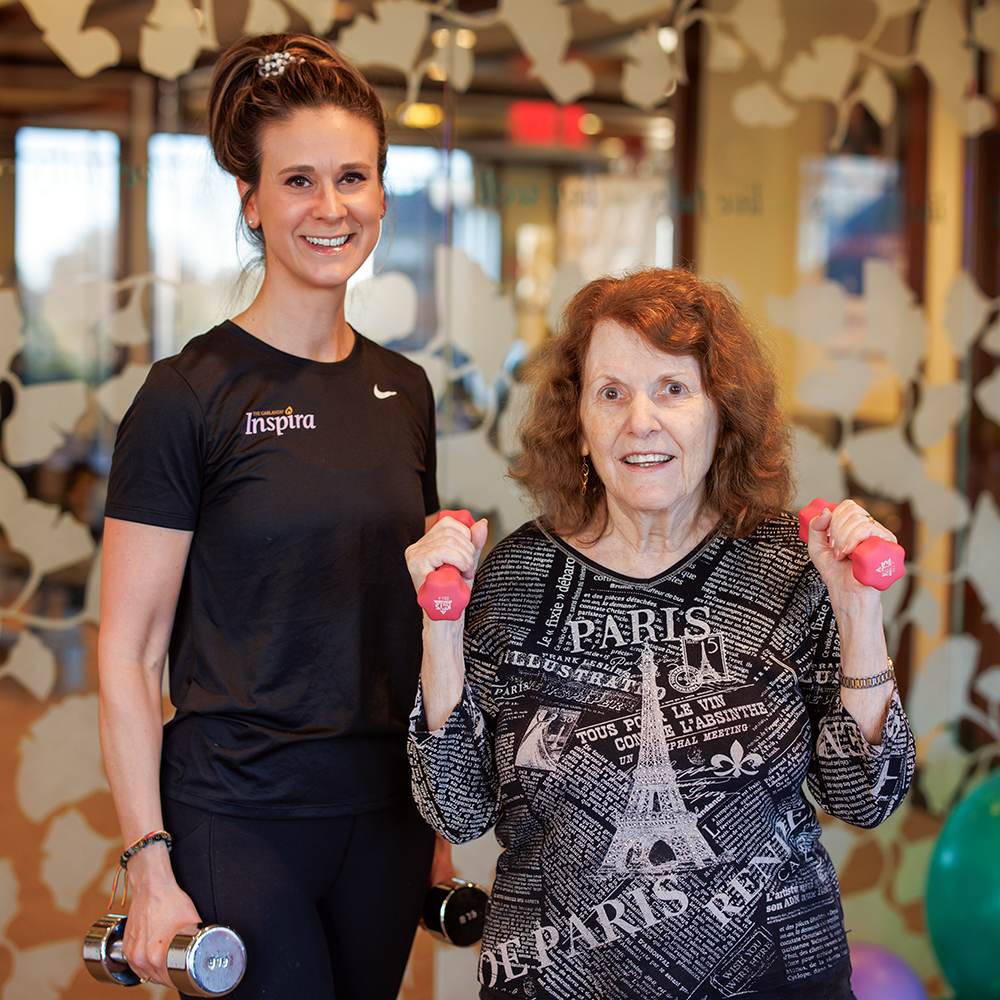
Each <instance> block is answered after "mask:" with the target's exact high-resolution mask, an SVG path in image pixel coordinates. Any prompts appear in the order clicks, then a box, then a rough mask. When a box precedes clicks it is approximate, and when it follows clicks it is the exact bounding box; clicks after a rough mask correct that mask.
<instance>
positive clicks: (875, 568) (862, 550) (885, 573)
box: [799, 497, 906, 590]
mask: <svg viewBox="0 0 1000 1000" xmlns="http://www.w3.org/2000/svg"><path fill="white" fill-rule="evenodd" d="M836 506H837V505H836V504H833V503H830V501H829V500H822V499H820V498H819V497H817V498H816V499H815V500H813V502H812V503H811V504H808V505H807V506H805V507H803V508H802V510H800V511H799V537H800V538H801V539H802V541H804V542H807V541H808V540H809V523H810V521H812V519H813V518H814V517H816V515H817V514H819V513H820V512H821V511H824V510H833V509H834V508H835V507H836ZM905 558H906V553H905V552H904V551H903V547H902V546H901V545H898V544H896V542H890V541H889V540H888V539H886V538H877V537H876V536H874V535H873V536H872V537H871V538H866V539H865V540H864V541H863V542H861V543H860V544H859V545H858V546H857V547H856V548H855V549H854V551H853V552H852V553H851V555H850V559H851V569H852V570H853V572H854V579H855V580H857V581H858V583H863V584H864V585H865V586H866V587H874V588H875V589H876V590H888V589H889V588H890V587H891V586H892V585H893V584H894V583H895V582H896V581H897V580H899V579H902V577H903V576H904V575H905V574H906V566H905V564H904V560H905Z"/></svg>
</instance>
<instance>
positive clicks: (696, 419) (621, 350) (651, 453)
mask: <svg viewBox="0 0 1000 1000" xmlns="http://www.w3.org/2000/svg"><path fill="white" fill-rule="evenodd" d="M580 420H581V425H582V431H583V433H582V438H583V440H582V442H581V453H582V454H584V455H589V456H590V461H591V463H592V465H593V466H594V468H595V470H596V471H597V473H598V475H600V477H601V480H602V481H603V483H604V485H605V488H606V490H607V496H608V508H609V512H610V515H611V519H612V522H613V523H614V522H615V521H616V520H618V519H619V518H620V517H621V516H625V517H627V518H629V519H633V520H634V518H635V516H636V515H637V514H638V515H640V516H644V517H648V516H653V517H660V516H662V515H669V516H670V518H671V520H673V519H675V518H678V517H679V518H680V519H681V520H682V521H683V520H686V519H687V518H688V517H692V518H693V517H694V516H695V515H696V513H697V511H698V508H699V506H700V504H701V500H702V497H703V495H704V489H705V477H706V475H707V474H708V470H709V467H710V465H711V463H712V458H713V456H714V454H715V444H716V440H717V438H718V430H719V419H718V413H717V410H716V407H715V404H714V403H713V402H712V400H711V399H709V397H708V395H707V393H706V392H705V389H704V386H703V382H702V377H701V371H700V368H699V366H698V362H697V361H696V360H695V359H694V358H691V357H687V356H684V355H677V354H665V353H663V352H662V351H658V350H656V349H655V348H653V347H651V346H650V345H649V344H648V343H647V342H646V341H645V340H643V339H642V338H641V337H640V336H639V335H638V334H636V333H634V332H633V331H632V330H629V329H627V328H626V327H623V326H620V325H619V324H617V323H615V322H613V321H611V320H600V321H599V322H598V323H597V324H596V325H595V327H594V331H593V334H592V336H591V341H590V347H589V349H588V351H587V359H586V363H585V365H584V371H583V381H582V385H581V400H580Z"/></svg>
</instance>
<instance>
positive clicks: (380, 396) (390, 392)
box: [373, 383, 396, 399]
mask: <svg viewBox="0 0 1000 1000" xmlns="http://www.w3.org/2000/svg"><path fill="white" fill-rule="evenodd" d="M373 391H374V393H375V398H376V399H388V398H389V397H390V396H395V395H396V392H395V390H394V389H388V390H386V391H385V392H383V391H382V390H381V389H380V388H379V387H378V384H377V383H376V385H375V388H374V390H373Z"/></svg>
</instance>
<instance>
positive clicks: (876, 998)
mask: <svg viewBox="0 0 1000 1000" xmlns="http://www.w3.org/2000/svg"><path fill="white" fill-rule="evenodd" d="M851 966H852V968H853V970H854V971H853V972H852V973H851V989H852V990H853V991H854V995H855V996H856V997H857V998H858V1000H927V993H926V992H925V991H924V985H923V983H922V982H921V981H920V977H919V976H918V975H917V974H916V973H915V972H914V971H913V969H911V968H910V966H909V965H907V964H906V962H904V961H903V960H902V959H901V958H900V957H899V956H898V955H894V954H893V953H892V952H891V951H886V949H885V948H880V947H879V946H878V945H877V944H867V943H866V942H863V941H858V942H856V943H854V944H852V945H851Z"/></svg>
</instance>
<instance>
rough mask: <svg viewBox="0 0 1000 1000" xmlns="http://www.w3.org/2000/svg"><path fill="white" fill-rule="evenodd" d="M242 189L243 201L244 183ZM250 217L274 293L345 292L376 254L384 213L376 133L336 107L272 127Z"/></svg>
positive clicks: (240, 183) (265, 140) (250, 203)
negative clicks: (263, 245) (281, 290)
mask: <svg viewBox="0 0 1000 1000" xmlns="http://www.w3.org/2000/svg"><path fill="white" fill-rule="evenodd" d="M237 185H238V186H239V191H240V195H241V197H242V196H244V195H245V193H246V191H247V184H246V182H244V181H237ZM245 214H246V219H247V223H248V224H249V225H250V226H251V227H252V228H256V227H257V226H260V227H261V229H262V231H263V233H264V239H265V243H266V247H267V255H266V272H265V282H267V283H268V284H269V285H270V286H271V287H274V288H284V289H285V290H286V291H294V292H300V291H302V290H303V289H305V288H332V287H340V286H344V285H346V282H347V279H348V278H350V276H351V275H352V274H354V272H355V271H357V269H358V268H359V267H360V266H361V265H362V263H364V261H365V260H366V259H367V257H368V255H369V254H370V253H371V252H372V251H373V250H374V249H375V244H376V243H377V242H378V238H379V231H380V228H381V220H382V216H383V215H384V214H385V193H384V191H383V189H382V184H381V182H380V180H379V175H378V136H377V134H376V132H375V127H374V126H373V125H372V124H371V123H370V122H368V121H366V120H365V119H363V118H359V117H357V116H355V115H352V114H349V113H348V112H346V111H343V110H342V109H341V108H336V107H326V108H321V109H318V110H312V109H304V110H301V111H297V112H295V114H293V115H292V116H291V117H290V118H288V119H286V120H285V121H281V122H275V123H273V124H270V125H268V126H266V127H265V128H264V130H263V132H262V135H261V176H260V184H259V185H258V187H257V190H256V191H255V192H254V193H253V194H252V195H251V196H250V198H249V199H248V200H247V202H246V206H245Z"/></svg>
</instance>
